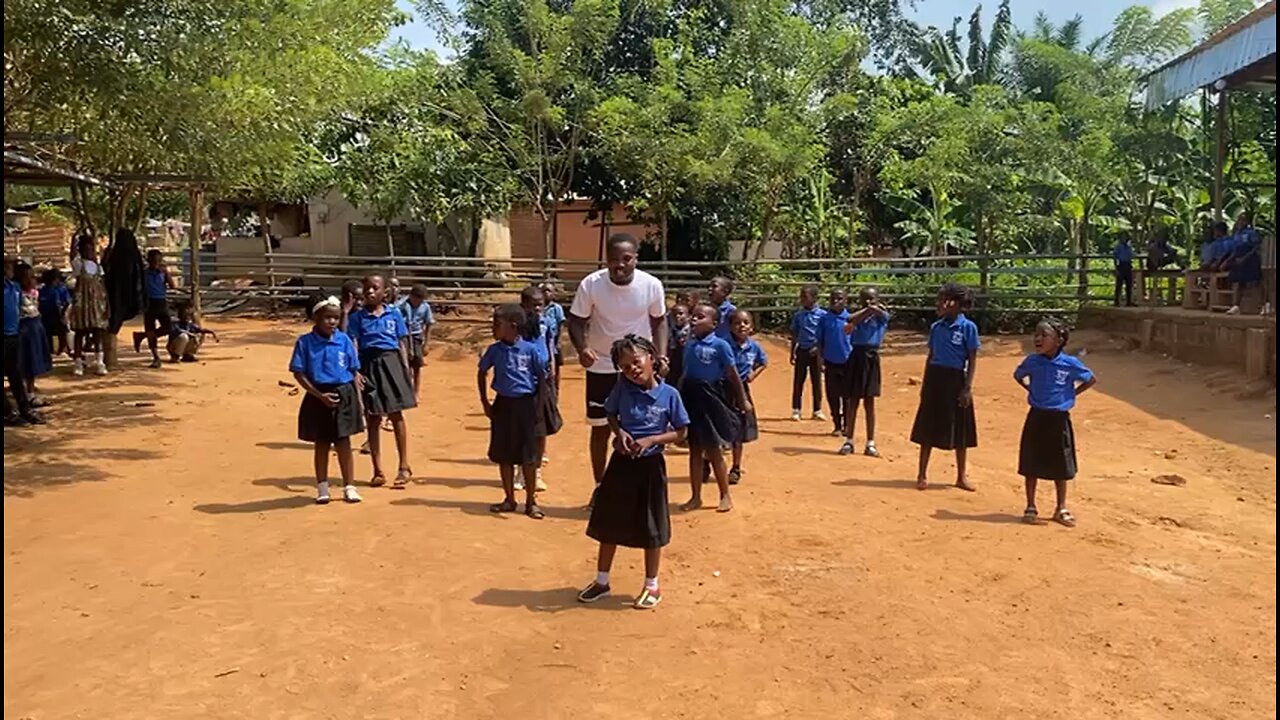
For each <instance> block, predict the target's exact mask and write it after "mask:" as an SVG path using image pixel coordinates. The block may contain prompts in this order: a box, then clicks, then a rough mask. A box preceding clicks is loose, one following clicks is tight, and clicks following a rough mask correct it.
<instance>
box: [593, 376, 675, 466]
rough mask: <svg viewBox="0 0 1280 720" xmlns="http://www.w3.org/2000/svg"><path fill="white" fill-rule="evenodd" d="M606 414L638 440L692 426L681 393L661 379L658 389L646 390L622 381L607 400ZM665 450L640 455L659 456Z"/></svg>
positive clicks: (651, 448)
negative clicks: (614, 418)
mask: <svg viewBox="0 0 1280 720" xmlns="http://www.w3.org/2000/svg"><path fill="white" fill-rule="evenodd" d="M604 412H605V414H606V415H609V416H610V417H617V418H618V427H620V428H622V429H623V430H626V431H627V434H628V435H630V436H631V437H633V438H635V439H636V440H639V439H641V438H647V437H653V436H654V435H661V434H662V433H664V432H667V431H668V430H679V429H680V428H683V427H688V426H689V413H688V412H687V411H686V410H685V409H684V401H683V400H681V399H680V393H679V392H677V391H676V389H675V388H673V387H671V386H670V385H668V384H666V383H664V382H662V381H661V380H659V381H658V384H657V385H656V386H655V387H653V388H648V389H646V388H643V387H640V386H639V385H636V384H635V383H633V382H631V381H630V380H626V379H625V378H624V379H620V380H619V381H618V382H617V383H615V384H614V386H613V390H611V391H610V392H609V397H608V398H607V399H606V400H605V401H604ZM662 450H663V447H662V446H661V445H654V446H652V447H649V448H646V449H645V451H644V452H643V453H641V454H640V455H641V457H648V456H650V455H658V454H661V453H662Z"/></svg>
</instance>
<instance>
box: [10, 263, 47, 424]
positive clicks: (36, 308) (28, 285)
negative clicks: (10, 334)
mask: <svg viewBox="0 0 1280 720" xmlns="http://www.w3.org/2000/svg"><path fill="white" fill-rule="evenodd" d="M14 281H16V282H17V283H18V287H19V288H21V289H22V300H21V301H20V303H19V305H18V314H19V320H18V350H19V351H20V352H21V353H22V379H23V381H24V382H26V385H27V397H28V398H29V399H30V401H31V407H33V408H38V407H44V406H45V405H47V404H48V403H47V402H45V400H44V398H42V397H40V394H39V393H37V392H36V378H38V377H40V376H41V375H47V374H48V373H49V371H50V370H52V369H53V356H52V354H50V351H49V336H48V335H46V334H45V331H44V322H42V321H41V320H40V289H39V288H37V287H36V273H35V270H34V269H32V267H31V266H30V265H28V264H26V263H24V262H19V263H18V264H17V266H16V267H15V268H14Z"/></svg>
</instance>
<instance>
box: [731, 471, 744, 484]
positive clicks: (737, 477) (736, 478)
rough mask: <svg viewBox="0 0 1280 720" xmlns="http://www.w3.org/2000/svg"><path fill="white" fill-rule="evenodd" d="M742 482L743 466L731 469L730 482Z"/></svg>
mask: <svg viewBox="0 0 1280 720" xmlns="http://www.w3.org/2000/svg"><path fill="white" fill-rule="evenodd" d="M740 482H742V468H739V467H735V468H732V469H730V470H729V484H730V485H737V484H738V483H740Z"/></svg>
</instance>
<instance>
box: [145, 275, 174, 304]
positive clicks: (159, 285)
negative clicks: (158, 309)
mask: <svg viewBox="0 0 1280 720" xmlns="http://www.w3.org/2000/svg"><path fill="white" fill-rule="evenodd" d="M168 291H169V282H168V279H167V278H166V277H165V274H164V271H163V270H152V269H151V268H147V299H148V300H163V299H164V297H165V293H167V292H168Z"/></svg>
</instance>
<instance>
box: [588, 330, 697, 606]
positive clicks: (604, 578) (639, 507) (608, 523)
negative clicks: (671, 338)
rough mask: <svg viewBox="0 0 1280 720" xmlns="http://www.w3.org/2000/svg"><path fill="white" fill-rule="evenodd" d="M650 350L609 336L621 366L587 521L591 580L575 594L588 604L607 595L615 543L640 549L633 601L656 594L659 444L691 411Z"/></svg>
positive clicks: (608, 405)
mask: <svg viewBox="0 0 1280 720" xmlns="http://www.w3.org/2000/svg"><path fill="white" fill-rule="evenodd" d="M656 354H657V349H656V348H655V347H654V346H653V343H651V342H650V341H649V340H647V339H645V338H642V337H639V336H637V335H627V336H626V337H624V338H622V339H621V340H618V341H616V342H614V344H613V348H612V351H611V352H610V355H611V356H612V359H613V364H614V366H615V367H617V368H618V370H619V371H620V372H621V373H622V377H621V379H619V380H618V383H617V384H616V385H614V386H613V391H612V392H610V393H609V398H608V399H607V400H606V401H605V414H606V416H607V417H608V419H609V428H610V429H611V430H613V437H614V441H613V457H611V458H610V459H609V465H608V466H607V467H606V468H605V471H604V477H603V478H602V479H601V481H600V487H599V488H598V489H597V490H596V495H595V504H594V505H593V506H592V508H591V519H590V521H588V523H587V536H588V537H590V538H592V539H594V540H597V541H599V542H600V553H599V555H598V557H597V560H596V579H595V581H594V582H592V583H591V584H590V585H588V586H587V587H586V588H584V589H583V590H582V592H580V593H578V601H579V602H584V603H592V602H595V601H597V600H599V599H601V598H603V597H604V596H606V595H608V594H609V569H610V568H611V567H612V566H613V556H614V554H615V553H617V551H618V546H619V545H622V546H624V547H633V548H641V549H643V550H644V588H643V589H642V590H641V591H640V596H639V597H637V598H636V601H635V608H636V609H637V610H648V609H651V608H653V607H654V606H656V605H657V604H658V603H659V602H661V601H662V592H661V591H660V590H659V589H658V566H659V563H660V562H661V559H662V548H663V547H664V546H665V545H667V543H669V542H671V513H670V511H669V510H668V506H667V461H666V459H665V458H664V457H663V452H662V451H663V446H665V445H669V444H671V443H674V442H677V441H678V440H680V439H681V438H682V437H684V434H685V428H687V427H688V425H689V415H688V413H687V412H685V408H684V403H683V402H682V401H681V399H680V393H679V392H677V391H676V389H675V388H673V387H671V386H670V385H667V384H666V383H664V382H662V380H661V379H660V378H659V377H658V376H657V373H655V372H654V360H655V359H656Z"/></svg>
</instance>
